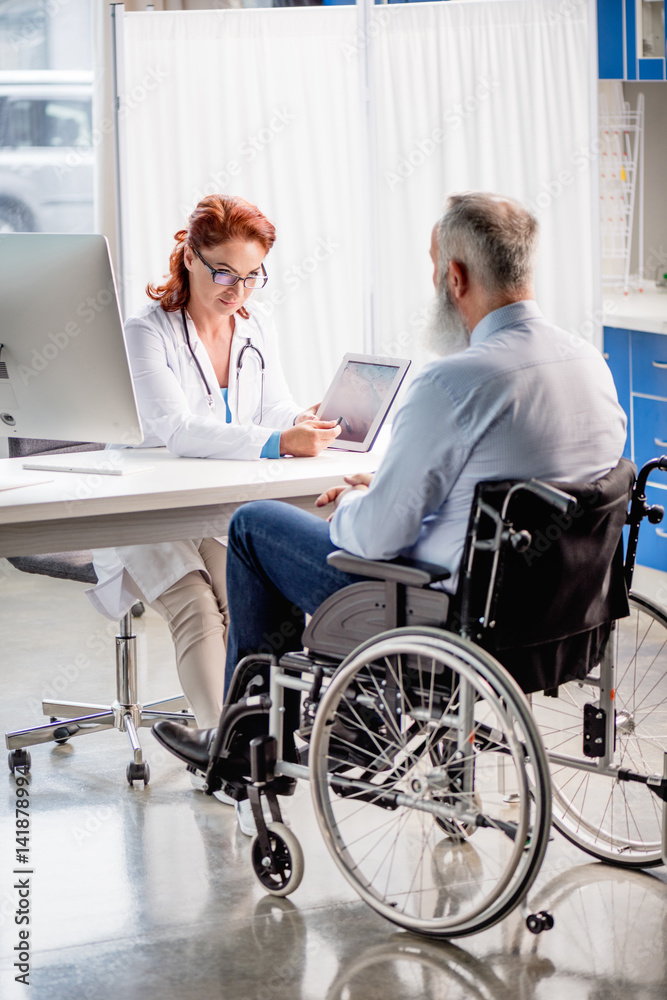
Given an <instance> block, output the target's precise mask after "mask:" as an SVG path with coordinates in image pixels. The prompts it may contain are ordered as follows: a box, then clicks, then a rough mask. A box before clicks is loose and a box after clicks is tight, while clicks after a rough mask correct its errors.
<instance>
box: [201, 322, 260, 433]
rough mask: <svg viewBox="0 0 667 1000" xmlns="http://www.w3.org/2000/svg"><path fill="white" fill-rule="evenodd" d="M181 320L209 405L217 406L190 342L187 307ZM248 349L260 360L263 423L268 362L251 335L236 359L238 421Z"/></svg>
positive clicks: (237, 418)
mask: <svg viewBox="0 0 667 1000" xmlns="http://www.w3.org/2000/svg"><path fill="white" fill-rule="evenodd" d="M181 320H182V321H183V332H184V333H185V342H186V344H187V345H188V350H189V351H190V354H191V355H192V359H193V361H194V363H195V364H196V366H197V371H198V372H199V377H200V378H201V380H202V382H203V383H204V387H205V389H206V402H207V403H208V405H209V406H211V407H213V406H215V400H214V398H213V393H212V392H211V387H210V385H209V384H208V380H207V378H206V376H205V375H204V369H203V368H202V366H201V365H200V363H199V358H198V357H197V355H196V354H195V352H194V351H193V349H192V344H191V342H190V334H189V333H188V324H187V320H186V318H185V309H181ZM248 351H254V353H255V356H256V358H257V360H258V361H259V366H260V371H261V385H260V390H259V422H260V424H261V422H262V417H263V416H264V373H265V371H266V363H265V361H264V355H263V354H262V352H261V351H260V349H259V347H255V345H254V344H253V343H251V341H250V337H246V342H245V344H244V345H243V347H242V348H241V350H240V351H239V353H238V357H237V359H236V422H237V423H240V420H239V384H240V379H241V369H242V368H243V362H244V360H245V356H246V354H247V352H248Z"/></svg>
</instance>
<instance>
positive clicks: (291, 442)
mask: <svg viewBox="0 0 667 1000" xmlns="http://www.w3.org/2000/svg"><path fill="white" fill-rule="evenodd" d="M339 434H340V427H339V426H338V424H337V423H336V421H335V420H313V419H312V418H307V419H306V420H302V421H301V422H300V423H298V424H295V425H294V427H290V428H289V429H288V430H286V431H283V432H282V434H281V435H280V454H281V455H294V456H295V458H314V457H315V455H319V453H320V452H321V451H323V450H324V449H325V448H327V447H328V446H329V445H330V444H331V443H332V442H333V441H335V440H336V438H337V437H338V435H339Z"/></svg>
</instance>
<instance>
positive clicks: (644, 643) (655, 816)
mask: <svg viewBox="0 0 667 1000" xmlns="http://www.w3.org/2000/svg"><path fill="white" fill-rule="evenodd" d="M609 641H610V642H611V643H612V650H613V657H614V662H615V665H616V676H615V685H616V687H615V697H614V704H615V706H616V749H615V753H614V764H615V765H618V767H621V768H627V769H628V770H630V771H632V772H634V773H635V774H639V775H644V776H646V775H651V774H657V775H662V772H663V753H664V751H666V750H667V616H666V615H665V614H664V612H663V611H662V610H661V609H660V608H659V607H656V605H654V604H653V603H652V602H651V601H649V600H647V599H646V598H644V597H640V596H639V595H637V594H631V595H630V616H629V617H628V618H622V619H620V620H619V621H618V622H617V623H616V627H615V629H614V632H613V633H612V636H611V638H610V640H609ZM598 699H599V692H598V689H597V688H596V687H594V686H592V685H590V684H587V683H586V682H585V681H571V682H570V683H568V684H563V685H562V686H561V687H560V688H559V689H558V698H546V697H544V696H543V695H534V696H533V713H534V715H535V719H536V721H537V723H538V727H539V729H540V732H541V734H542V739H543V741H544V744H545V746H546V748H547V753H548V752H549V751H550V750H551V751H553V752H558V753H562V754H568V755H571V756H574V757H579V758H582V754H583V735H582V734H583V711H584V705H586V704H593V703H595V702H597V701H598ZM551 781H552V797H553V820H554V825H555V826H556V827H557V829H558V830H559V831H560V832H561V833H562V834H563V835H564V836H565V837H566V838H567V839H568V840H570V841H571V842H572V843H573V844H576V845H577V846H578V847H580V848H581V849H582V850H583V851H586V852H587V853H588V854H592V855H593V857H595V858H598V859H600V860H602V861H608V862H611V863H613V864H617V865H622V866H624V867H627V868H649V867H654V866H656V865H660V864H662V854H661V831H662V802H661V800H660V799H659V798H658V797H657V796H656V795H654V794H653V792H651V790H650V789H649V788H648V787H647V785H646V784H642V783H640V782H636V781H626V780H617V779H616V778H615V777H614V776H613V775H610V776H605V775H602V774H595V773H592V772H591V771H583V770H578V769H577V768H575V767H568V766H563V765H561V764H559V763H556V762H554V763H553V764H552V765H551Z"/></svg>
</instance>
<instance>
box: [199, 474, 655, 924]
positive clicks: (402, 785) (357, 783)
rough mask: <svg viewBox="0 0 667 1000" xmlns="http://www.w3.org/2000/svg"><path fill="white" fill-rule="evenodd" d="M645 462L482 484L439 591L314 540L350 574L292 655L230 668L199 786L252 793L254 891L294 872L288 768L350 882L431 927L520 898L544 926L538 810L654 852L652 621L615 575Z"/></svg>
mask: <svg viewBox="0 0 667 1000" xmlns="http://www.w3.org/2000/svg"><path fill="white" fill-rule="evenodd" d="M656 469H659V470H663V471H667V456H663V457H661V458H659V459H655V460H653V461H651V462H649V463H648V464H647V465H645V466H644V468H643V469H642V470H641V472H640V474H639V476H638V477H637V478H636V479H635V471H636V470H635V468H634V466H633V465H632V464H631V463H629V462H627V461H626V460H624V459H622V460H621V462H620V463H619V466H617V468H616V469H615V470H612V472H611V473H609V474H608V476H607V477H603V479H602V480H599V481H598V482H597V483H593V484H583V485H581V484H580V488H578V487H577V486H576V484H574V485H573V484H569V485H568V486H563V485H561V484H547V483H543V482H540V481H536V480H530V481H527V482H508V483H481V484H479V485H478V487H477V490H476V493H475V497H474V500H473V505H472V510H471V515H470V521H469V526H468V535H467V540H466V545H465V549H464V554H463V561H462V564H461V569H460V574H459V581H458V586H457V587H456V592H455V594H454V595H452V594H450V593H446V592H445V591H444V590H443V589H439V588H438V587H437V584H438V582H439V581H442V580H445V579H447V578H448V577H449V575H450V574H449V572H448V571H447V570H446V569H443V568H441V567H435V566H432V565H430V564H424V563H418V562H414V561H408V560H404V559H400V558H399V559H396V560H392V561H389V562H373V561H368V560H362V559H359V558H357V557H355V556H351V555H350V554H348V553H345V552H334V553H332V554H331V555H330V556H329V561H330V562H331V563H332V564H333V565H335V566H337V567H338V568H340V569H342V570H344V571H346V572H351V573H354V574H357V575H359V576H363V577H364V579H363V580H362V581H361V582H358V583H353V584H351V585H350V586H347V587H345V588H343V589H342V590H340V591H338V592H337V593H335V594H333V595H332V596H331V597H329V598H328V599H327V600H326V601H325V602H324V603H323V604H322V605H321V606H320V607H319V608H318V609H317V611H316V612H315V614H314V615H313V616H312V618H311V620H310V621H309V623H308V625H307V626H306V629H305V631H304V633H303V637H302V644H303V647H304V648H303V650H302V651H297V652H290V653H285V654H283V655H282V656H280V657H278V656H269V655H267V654H257V655H252V656H248V657H245V658H244V659H243V660H242V661H241V662H240V663H239V665H238V666H237V669H236V672H235V675H234V680H233V684H232V691H231V693H230V698H229V700H228V704H227V706H226V708H225V709H224V711H223V714H222V717H221V721H220V725H219V728H218V731H217V734H216V736H215V739H214V742H213V744H212V747H211V754H210V761H209V766H208V771H207V774H206V791H208V793H209V794H212V792H213V791H216V790H218V789H223V790H224V791H226V792H227V793H228V794H230V795H232V796H233V797H234V798H236V799H241V798H245V797H249V798H250V801H251V804H252V809H253V815H254V817H255V821H256V825H257V835H256V837H255V838H254V840H253V842H252V847H251V859H252V865H253V868H254V871H255V874H256V876H257V878H258V880H259V882H260V883H261V885H262V886H263V887H264V888H265V890H266V891H267V892H268V893H270V894H273V895H276V896H286V895H288V894H289V893H291V892H293V891H294V889H296V888H297V886H298V885H299V883H300V881H301V878H302V876H303V870H304V863H303V853H302V850H301V847H300V845H299V842H298V840H297V838H296V836H295V834H294V833H293V832H292V830H291V829H290V828H289V827H287V826H286V825H285V824H284V823H283V821H282V815H281V811H280V804H279V797H280V796H282V795H289V794H291V793H292V792H293V791H294V788H295V784H296V782H297V781H298V780H299V779H308V780H309V781H310V785H311V792H312V800H313V805H314V811H315V815H316V818H317V822H318V825H319V827H320V830H321V832H322V835H323V837H324V841H325V843H326V845H327V848H328V850H329V852H330V853H331V856H332V857H333V859H334V861H335V863H336V865H337V866H338V868H339V869H340V871H341V872H342V874H343V875H344V876H345V878H346V879H347V881H348V882H349V883H350V884H351V885H352V886H353V888H354V889H355V890H356V892H357V893H358V894H359V896H360V897H361V898H362V899H363V900H365V901H366V902H367V903H368V904H369V905H370V906H371V907H372V908H373V909H374V910H375V911H376V912H378V913H379V914H381V915H382V916H384V917H386V918H387V919H388V920H390V921H392V922H393V923H394V924H397V925H399V926H400V927H402V928H404V929H406V930H409V931H413V932H416V933H420V934H425V935H429V936H432V937H441V938H453V937H457V936H462V935H468V934H472V933H476V932H478V931H481V930H483V929H485V928H488V927H490V926H492V925H493V924H495V923H497V922H498V921H500V920H501V919H503V918H504V917H505V916H506V915H507V914H508V913H509V912H510V911H512V910H513V909H514V908H515V907H517V906H521V908H522V911H523V913H524V915H525V917H526V923H527V926H528V928H529V930H531V931H532V932H534V933H539V932H540V931H542V930H546V929H549V928H550V927H552V926H553V917H552V916H551V914H550V913H548V912H547V911H540V912H537V913H531V912H529V910H530V907H529V906H528V903H527V901H526V900H527V895H528V893H529V890H530V888H531V886H532V885H533V882H534V880H535V878H536V876H537V874H538V872H539V870H540V866H541V863H542V860H543V858H544V854H545V851H546V847H547V842H548V840H549V837H550V830H551V825H552V823H553V825H554V826H555V827H556V829H557V830H558V831H559V832H560V833H562V834H563V835H564V836H565V837H566V838H567V839H568V840H570V841H571V842H572V843H574V844H576V845H577V846H578V847H580V848H581V849H582V850H583V851H585V852H587V853H588V854H590V855H592V856H593V857H595V858H598V859H600V860H602V861H606V862H610V863H612V864H615V865H622V866H625V867H628V868H644V867H650V866H654V865H659V864H662V863H663V861H664V860H665V859H666V858H667V843H666V842H667V832H666V831H667V764H666V763H665V761H667V616H666V615H665V613H664V611H663V610H662V609H661V608H660V607H658V606H656V605H655V604H653V603H652V602H651V601H650V600H648V599H646V598H644V597H641V596H640V595H637V594H634V593H633V591H632V589H631V587H632V575H633V569H634V562H635V555H636V549H637V539H638V533H639V526H640V522H641V521H642V520H643V519H644V518H648V519H649V520H650V521H651V522H652V523H658V522H659V520H660V519H661V517H662V513H663V512H662V509H661V508H659V507H656V506H653V507H650V506H649V505H648V503H647V501H646V498H645V485H646V480H647V478H648V476H649V475H650V473H651V472H653V471H654V470H656ZM605 490H606V493H605ZM626 523H627V525H628V527H627V529H626V532H627V545H626V554H625V557H624V554H623V529H624V525H625V524H626ZM434 584H435V585H436V586H434ZM564 620H566V621H567V623H568V626H567V628H564ZM260 730H261V731H260ZM295 731H296V733H295ZM253 734H255V735H253ZM295 735H296V739H295ZM263 799H265V800H266V801H267V802H268V808H269V810H270V815H271V820H270V822H268V823H267V822H266V820H265V818H264V811H263V808H262V800H263Z"/></svg>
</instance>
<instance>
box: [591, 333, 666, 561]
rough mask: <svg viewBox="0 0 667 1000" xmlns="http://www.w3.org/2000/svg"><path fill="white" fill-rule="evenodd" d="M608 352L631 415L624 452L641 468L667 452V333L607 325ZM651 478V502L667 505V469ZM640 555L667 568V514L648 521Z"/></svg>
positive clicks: (620, 395)
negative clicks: (659, 519) (651, 522)
mask: <svg viewBox="0 0 667 1000" xmlns="http://www.w3.org/2000/svg"><path fill="white" fill-rule="evenodd" d="M604 355H605V358H606V360H607V364H608V365H609V367H610V369H611V373H612V375H613V376H614V382H615V384H616V390H617V392H618V400H619V402H620V404H621V406H622V407H623V409H624V410H625V412H626V414H627V417H628V438H627V441H626V445H625V451H624V453H623V454H624V455H625V456H626V458H631V459H632V461H633V462H634V463H635V464H636V465H637V467H638V468H641V466H642V465H644V463H645V462H648V461H649V460H650V459H652V458H657V457H658V456H659V455H667V336H666V335H662V334H659V333H644V332H643V331H640V330H623V329H618V328H616V327H611V326H606V327H605V328H604ZM649 483H650V485H649V487H648V489H647V498H648V500H649V502H650V503H657V504H661V505H662V506H664V507H665V508H666V509H667V474H665V473H655V472H654V473H653V475H652V476H651V479H650V480H649ZM637 559H638V562H640V563H641V564H642V565H643V566H651V567H652V568H653V569H661V570H667V517H666V518H665V520H664V521H663V522H662V524H658V525H653V524H649V523H648V521H646V520H645V521H644V522H643V523H642V526H641V530H640V533H639V546H638V549H637Z"/></svg>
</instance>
